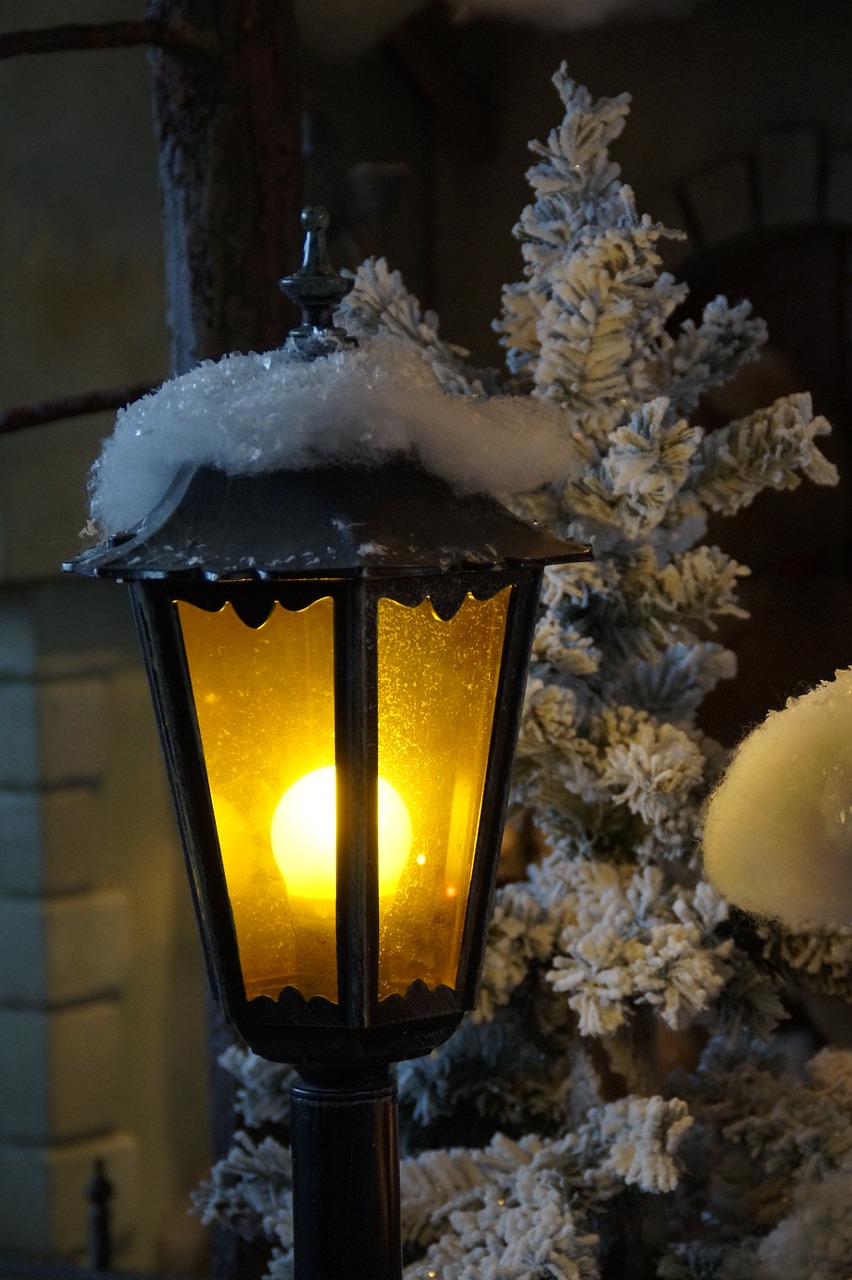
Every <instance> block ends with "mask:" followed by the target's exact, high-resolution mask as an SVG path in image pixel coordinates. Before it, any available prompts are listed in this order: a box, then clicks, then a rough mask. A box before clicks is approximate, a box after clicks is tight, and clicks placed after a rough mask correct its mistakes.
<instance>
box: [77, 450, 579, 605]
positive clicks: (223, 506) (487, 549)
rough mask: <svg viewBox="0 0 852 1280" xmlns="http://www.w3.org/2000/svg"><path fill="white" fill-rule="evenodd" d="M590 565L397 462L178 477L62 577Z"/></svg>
mask: <svg viewBox="0 0 852 1280" xmlns="http://www.w3.org/2000/svg"><path fill="white" fill-rule="evenodd" d="M590 558H591V553H590V552H589V549H588V548H587V547H585V546H583V545H582V544H580V543H577V542H573V541H568V540H565V539H562V538H558V537H557V536H556V535H555V534H554V533H552V532H551V531H550V530H549V529H547V528H545V527H543V526H541V525H538V524H527V523H525V522H524V521H522V520H520V519H518V518H517V517H516V516H514V515H512V514H511V513H510V512H509V511H507V510H506V509H505V508H504V507H502V506H501V505H500V504H499V503H497V502H496V501H495V500H494V499H493V498H491V497H488V496H487V495H485V494H465V495H460V494H458V493H457V492H456V491H455V490H454V489H453V488H452V487H451V486H450V485H449V484H447V483H446V482H445V481H443V480H441V479H440V478H439V477H437V476H434V475H432V474H430V473H429V472H427V471H425V470H424V469H423V468H422V467H421V466H419V464H417V463H416V462H414V461H413V460H410V459H407V458H403V457H400V458H396V459H391V460H389V461H388V462H386V463H385V464H384V465H382V466H378V467H377V466H354V465H351V464H350V465H348V466H344V465H340V464H336V465H323V466H317V467H312V468H308V469H304V470H298V471H293V470H279V471H272V472H260V473H257V474H252V475H228V474H226V473H225V472H223V471H219V470H216V469H214V468H211V467H198V468H194V469H186V470H184V471H183V472H181V474H180V475H178V477H177V478H176V479H175V481H174V483H173V484H172V485H171V487H170V489H169V490H168V492H167V493H166V494H165V496H164V498H163V499H162V501H161V502H160V503H159V504H158V505H157V506H156V507H155V508H154V509H153V511H151V513H150V514H149V515H148V516H146V517H145V518H144V519H143V520H142V521H140V522H139V524H137V525H136V526H135V527H134V528H133V529H132V530H130V531H129V532H127V533H121V534H118V535H117V536H115V537H112V538H109V539H108V540H107V541H106V542H103V543H101V544H99V545H98V546H95V547H91V548H89V549H88V550H87V551H84V552H83V553H82V554H81V555H79V556H78V557H77V558H76V559H75V560H73V561H71V562H70V563H68V564H66V565H65V566H64V568H66V569H68V570H71V571H73V572H76V573H81V574H84V575H86V576H89V577H99V578H115V579H122V580H128V581H132V580H135V579H158V578H160V579H162V578H180V579H184V580H199V581H208V582H217V581H228V580H244V579H260V580H267V581H274V580H277V579H287V578H305V577H325V576H329V575H333V576H344V577H363V576H368V577H369V576H383V575H386V574H389V573H403V574H405V573H414V574H417V573H428V572H431V573H434V572H436V571H439V572H441V571H446V570H450V569H456V570H458V569H474V568H475V569H482V568H487V567H488V566H491V565H494V566H507V565H513V566H522V565H528V566H533V565H541V564H565V563H569V562H573V561H577V560H587V559H590Z"/></svg>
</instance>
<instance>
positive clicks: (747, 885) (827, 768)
mask: <svg viewBox="0 0 852 1280" xmlns="http://www.w3.org/2000/svg"><path fill="white" fill-rule="evenodd" d="M704 863H705V869H706V872H707V876H708V878H709V879H710V880H711V881H712V882H713V883H714V884H715V885H716V887H717V888H718V889H719V890H720V891H721V892H722V893H723V894H725V895H726V897H728V898H730V900H731V901H732V902H734V903H735V904H736V905H737V906H739V907H743V908H744V909H745V910H746V911H753V912H757V913H758V914H760V915H766V916H772V917H777V918H778V919H779V920H781V921H783V923H784V924H786V925H788V926H790V927H793V928H800V927H803V926H806V925H838V924H844V923H845V924H849V923H852V669H850V670H848V671H838V672H837V674H836V676H835V678H834V680H833V681H825V682H824V683H823V684H820V685H818V686H817V688H815V689H812V690H811V691H810V693H807V694H804V695H803V696H802V697H800V698H791V699H789V701H788V703H787V706H786V707H785V709H784V710H783V711H772V712H770V713H769V715H768V716H767V718H766V720H765V721H764V722H763V724H762V725H760V726H759V727H758V728H757V729H755V730H754V732H753V733H751V734H750V735H749V736H748V737H747V738H746V739H745V741H744V742H743V743H742V744H741V746H740V747H739V748H738V750H737V753H736V755H735V756H734V759H733V761H732V763H731V765H730V768H729V769H728V772H727V774H726V775H725V777H724V778H723V780H722V782H721V784H720V786H719V787H718V788H717V790H716V791H715V792H714V794H713V795H712V796H711V798H710V801H709V804H708V807H707V814H706V820H705V828H704Z"/></svg>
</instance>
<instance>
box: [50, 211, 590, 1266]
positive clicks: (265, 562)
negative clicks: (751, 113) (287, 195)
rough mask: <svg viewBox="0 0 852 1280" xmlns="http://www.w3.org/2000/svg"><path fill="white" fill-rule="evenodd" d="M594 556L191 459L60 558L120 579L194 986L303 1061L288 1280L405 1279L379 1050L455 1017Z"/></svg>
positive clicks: (363, 479) (348, 484)
mask: <svg viewBox="0 0 852 1280" xmlns="http://www.w3.org/2000/svg"><path fill="white" fill-rule="evenodd" d="M309 230H310V231H311V233H312V235H313V248H312V249H311V251H310V253H308V254H307V255H306V263H305V265H304V266H303V268H302V272H301V273H297V277H296V278H295V279H296V284H295V285H294V284H293V280H294V278H292V277H291V279H290V281H289V282H288V284H289V285H290V287H291V288H295V289H296V291H297V292H298V291H299V290H301V291H302V292H305V291H308V292H309V291H310V289H311V288H312V287H313V286H312V284H311V281H312V280H313V281H314V283H316V279H317V276H318V275H319V276H320V277H321V283H320V287H319V289H318V290H315V292H317V291H318V292H320V293H321V294H322V296H323V297H324V298H327V297H328V296H329V291H331V292H332V293H333V292H334V287H333V286H332V285H331V283H330V281H329V278H328V271H327V270H325V269H323V271H322V272H320V273H317V272H316V271H315V270H314V266H315V263H316V255H317V253H318V252H320V251H322V250H323V248H324V246H323V244H322V230H323V226H322V225H321V224H320V225H318V224H317V222H316V220H314V223H313V224H312V225H311V226H310V227H309ZM309 239H310V237H309ZM312 255H313V256H312ZM300 278H301V283H300ZM339 345H340V338H339V336H338V335H336V334H335V333H334V332H333V331H332V332H329V331H328V330H327V329H326V328H325V327H324V325H320V324H317V323H315V322H314V320H312V319H311V315H310V312H308V315H307V317H306V324H304V325H303V326H302V328H301V330H297V331H296V337H295V339H291V349H293V348H295V351H296V353H297V354H298V352H299V351H300V350H301V351H302V353H303V358H314V357H315V356H316V355H317V354H320V355H322V354H323V352H324V351H327V350H328V349H329V346H339ZM587 558H588V551H587V550H586V548H583V547H581V546H579V545H577V544H574V543H566V542H564V541H562V540H560V539H557V538H556V537H555V536H554V535H552V534H551V533H549V532H548V531H547V530H544V529H542V528H539V527H535V528H533V527H530V526H528V525H526V524H524V523H522V522H521V521H519V520H517V519H516V518H515V517H513V516H512V515H510V514H509V513H508V512H507V511H505V510H504V509H503V508H502V507H500V506H499V505H498V504H496V503H495V502H494V501H492V500H491V499H489V498H486V497H484V496H482V495H473V496H471V495H466V496H464V497H459V495H458V494H456V493H455V492H454V491H453V490H452V489H451V488H450V487H449V486H448V485H447V484H445V483H444V482H443V481H441V480H438V479H437V478H435V477H434V476H431V475H429V474H427V473H426V472H424V471H423V470H422V469H421V468H420V467H419V466H418V465H417V464H416V463H414V462H413V461H411V460H408V459H404V458H398V459H396V460H394V461H391V462H388V463H384V464H382V465H381V466H374V467H369V466H341V465H336V464H328V465H318V466H316V467H313V468H311V469H308V470H303V471H295V472H294V471H277V472H270V473H264V474H255V475H237V476H228V475H225V474H224V473H222V472H219V471H215V470H212V469H208V468H199V469H197V470H194V471H192V472H189V473H186V474H183V475H181V476H180V477H178V479H177V480H176V481H175V483H174V484H173V486H172V488H171V489H170V490H169V492H168V493H167V494H166V496H165V497H164V498H163V500H162V502H161V503H160V504H159V505H158V506H157V507H156V508H155V509H154V510H153V511H152V512H151V513H150V515H149V516H147V517H146V518H145V519H144V520H143V521H141V522H140V524H139V525H137V526H136V528H135V529H134V530H133V531H132V532H131V533H129V534H127V535H121V536H119V537H118V538H113V539H111V540H110V541H109V542H107V543H104V544H102V545H100V546H98V547H94V548H92V549H91V550H89V551H87V552H85V553H83V554H82V555H81V556H79V557H78V558H77V560H75V561H74V562H73V564H71V565H70V566H67V567H69V568H71V569H72V570H73V571H75V572H77V573H83V574H87V575H91V576H96V577H105V578H113V579H116V580H119V581H124V582H127V583H129V585H130V590H131V595H132V600H133V608H134V613H135V617H136V622H137V627H138V631H139V636H140V641H141V645H142V651H143V655H144V659H145V663H146V667H147V671H148V676H149V681H150V685H151V692H152V696H153V700H154V706H155V710H156V714H157V719H158V724H159V729H160V735H161V739H162V744H163V749H164V752H165V757H166V764H167V769H168V774H169V778H170V782H171V787H172V794H173V799H174V803H175V807H176V810H177V816H178V822H179V826H180V831H181V837H182V841H183V847H184V850H185V854H186V858H187V864H188V871H189V877H190V882H191V885H192V888H193V893H194V898H195V905H196V910H197V913H198V918H199V924H200V928H201V933H202V937H203V941H204V949H205V954H206V958H207V962H208V967H209V970H210V975H211V979H212V982H213V985H214V987H215V989H216V991H217V993H218V996H219V999H220V1000H221V1002H222V1004H223V1007H224V1010H225V1013H226V1015H227V1016H228V1018H229V1019H230V1021H231V1022H232V1023H233V1024H234V1026H235V1027H236V1028H237V1030H238V1031H239V1032H240V1034H241V1035H242V1037H243V1039H244V1040H245V1041H246V1043H247V1044H248V1045H249V1046H250V1047H251V1048H252V1049H254V1050H255V1051H256V1052H257V1053H259V1054H261V1055H262V1056H264V1057H266V1058H270V1059H272V1060H274V1061H279V1062H288V1063H292V1064H294V1065H295V1066H296V1068H297V1070H298V1072H299V1075H300V1077H301V1079H300V1083H299V1084H298V1085H297V1086H296V1087H295V1088H294V1090H293V1099H292V1104H293V1105H292V1143H293V1182H294V1233H295V1256H296V1274H297V1277H298V1280H344V1277H345V1280H399V1277H400V1275H401V1261H400V1240H399V1190H398V1181H399V1175H398V1156H397V1145H396V1089H395V1084H394V1081H393V1078H392V1074H391V1071H390V1064H392V1063H394V1062H398V1061H401V1060H402V1059H404V1058H410V1057H415V1056H418V1055H420V1054H424V1053H428V1052H429V1051H430V1050H431V1049H433V1048H434V1047H435V1046H437V1045H439V1044H440V1043H442V1041H444V1040H445V1039H447V1037H448V1036H449V1035H450V1034H451V1033H452V1032H453V1030H454V1029H455V1028H456V1026H457V1025H458V1023H459V1021H460V1020H461V1018H462V1015H463V1013H464V1011H465V1010H467V1009H470V1008H472V1007H473V1004H474V1000H475V995H476V988H477V983H478V979H479V972H480V968H481V962H482V954H483V949H484V945H485V937H486V931H487V926H488V918H489V912H490V902H491V897H492V893H493V885H494V877H495V871H496V865H497V858H498V854H499V845H500V837H501V832H502V823H503V816H504V809H505V796H506V790H507V783H508V776H509V770H510V767H511V760H512V753H513V750H514V744H515V740H516V737H517V730H518V723H519V718H520V710H521V705H522V700H523V691H524V680H525V674H526V667H527V662H528V658H529V650H530V644H531V641H532V633H533V627H534V622H535V613H536V607H537V603H538V593H539V585H540V579H541V573H542V569H543V567H544V565H546V564H554V563H565V562H569V561H575V560H581V559H587Z"/></svg>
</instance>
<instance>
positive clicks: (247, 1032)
mask: <svg viewBox="0 0 852 1280" xmlns="http://www.w3.org/2000/svg"><path fill="white" fill-rule="evenodd" d="M438 530H440V532H438ZM501 548H502V549H501ZM587 555H588V553H587V552H586V550H585V548H581V547H579V546H577V545H576V544H570V543H565V542H562V541H561V540H558V539H556V538H555V537H554V536H553V535H552V534H550V533H549V532H548V531H546V530H542V529H538V528H531V527H530V526H527V525H525V524H523V523H522V522H521V521H518V520H516V519H515V518H514V517H512V516H510V515H509V514H508V513H507V512H505V511H504V510H503V509H502V508H500V507H499V506H498V505H497V504H496V503H494V502H493V501H491V500H490V499H487V498H485V497H483V496H481V495H478V496H470V495H468V496H465V497H464V498H459V496H458V495H456V494H455V493H453V492H452V491H451V490H450V488H449V486H447V485H446V484H444V483H443V482H441V481H439V480H436V479H435V478H434V477H432V476H429V475H427V473H425V472H423V471H422V470H421V469H420V468H419V467H418V466H417V465H415V464H413V463H411V462H408V461H404V460H397V461H395V462H393V463H392V464H389V465H385V466H384V467H383V468H379V469H372V468H365V467H354V468H351V467H350V468H346V467H339V466H333V467H328V466H326V467H318V468H314V469H311V470H308V471H304V472H276V473H271V474H262V475H256V476H235V477H228V476H225V475H224V474H223V473H221V472H217V471H213V470H208V469H201V470H199V471H198V472H195V473H193V474H192V475H191V476H188V475H183V476H181V477H180V478H179V479H178V481H177V482H176V484H175V485H174V486H173V488H172V490H171V491H170V492H169V494H168V495H167V496H166V498H165V499H164V500H163V502H162V503H161V504H160V506H159V507H158V508H157V509H156V510H155V511H154V512H152V514H151V516H149V517H148V518H147V519H146V520H145V521H143V522H142V525H140V526H139V527H138V528H137V530H136V531H135V532H134V534H133V535H132V536H121V537H119V538H117V539H113V540H112V541H111V543H110V544H107V545H104V546H102V547H97V548H94V549H93V550H92V551H89V552H86V553H84V554H83V555H82V556H81V557H79V558H78V560H77V561H76V562H75V563H74V565H73V568H74V569H75V570H76V571H77V572H82V573H86V574H93V575H96V576H100V577H110V578H115V579H119V580H123V581H127V582H129V583H130V584H131V591H132V600H133V608H134V613H135V617H136V621H137V626H138V631H139V635H140V640H141V646H142V651H143V655H144V658H145V663H146V667H147V671H148V676H149V681H150V686H151V691H152V696H153V699H154V702H155V707H156V711H157V718H158V724H159V728H160V734H161V739H162V744H163V748H164V752H165V756H166V761H167V770H168V775H169V779H170V782H171V787H172V794H173V799H174V804H175V808H176V812H177V817H178V822H179V826H180V832H181V837H182V842H183V847H184V850H185V853H186V857H187V864H188V871H189V877H190V882H191V884H192V887H193V893H194V899H195V905H196V910H197V913H198V918H199V924H200V928H201V932H202V936H203V939H204V949H205V955H206V957H207V962H208V966H209V970H210V976H211V980H212V982H213V985H214V988H215V989H216V991H217V993H218V995H219V998H220V1000H221V1002H222V1004H223V1007H224V1009H225V1012H226V1014H227V1016H228V1017H229V1019H230V1020H231V1021H232V1022H233V1024H234V1025H235V1026H236V1028H237V1029H238V1030H239V1032H240V1034H241V1035H242V1036H243V1038H244V1039H245V1041H246V1042H247V1044H249V1045H250V1047H251V1048H253V1049H254V1050H255V1051H256V1052H258V1053H260V1054H261V1055H262V1056H264V1057H266V1058H269V1059H272V1060H277V1061H284V1062H290V1063H294V1064H295V1065H297V1066H299V1067H300V1068H306V1067H319V1066H321V1065H323V1064H325V1065H329V1064H334V1063H339V1062H340V1060H341V1055H342V1056H344V1057H345V1058H346V1059H347V1061H349V1062H350V1063H351V1064H354V1063H361V1064H363V1065H364V1066H368V1065H369V1064H378V1063H388V1062H395V1061H400V1060H402V1059H404V1058H408V1057H414V1056H418V1055H420V1054H423V1053H428V1052H429V1051H430V1050H431V1049H432V1048H434V1047H435V1046H436V1045H438V1044H440V1043H441V1042H442V1041H443V1040H445V1039H446V1038H447V1037H448V1036H449V1035H450V1034H451V1032H452V1031H453V1030H454V1029H455V1027H456V1026H457V1025H458V1023H459V1021H460V1019H461V1017H462V1015H463V1013H464V1011H465V1010H467V1009H471V1008H473V1005H474V1003H475V998H476V989H477V984H478V979H479V973H480V970H481V964H482V956H483V951H484V946H485V938H486V933H487V928H488V919H489V914H490V905H491V899H492V896H493V886H494V879H495V873H496V863H497V858H498V855H499V845H500V836H501V831H502V824H503V818H504V814H505V804H506V794H507V784H508V776H509V771H510V768H511V762H512V754H513V751H514V745H515V742H516V739H517V732H518V725H519V719H520V711H521V706H522V698H523V687H524V675H525V672H526V667H527V663H528V659H529V650H530V645H531V642H532V633H533V628H534V624H535V614H536V607H537V602H538V594H539V587H540V579H541V573H542V568H543V565H544V564H545V563H553V562H565V561H570V560H577V559H581V558H586V557H587ZM312 562H313V563H312ZM306 565H307V566H309V567H306ZM507 587H508V588H509V589H510V597H509V606H508V616H507V621H506V630H505V639H504V644H503V654H502V660H501V663H500V674H499V682H498V689H497V699H496V704H495V708H494V717H493V725H492V735H491V745H490V752H489V759H488V765H487V770H486V776H485V786H484V791H483V795H482V800H481V809H480V819H479V827H478V834H477V845H476V853H475V857H474V862H473V869H472V877H471V884H470V892H469V895H468V900H467V909H466V916H465V922H464V928H463V934H462V944H461V955H460V960H459V965H458V974H457V980H456V983H455V985H454V987H449V986H447V985H444V984H441V985H438V986H437V987H434V988H430V987H428V986H426V984H425V983H424V982H422V981H414V982H413V983H412V985H411V986H410V987H409V989H408V991H407V992H406V993H405V994H404V995H391V996H388V997H386V998H385V999H380V998H379V995H378V982H377V970H378V946H379V942H378V938H379V929H378V891H377V875H378V870H377V843H378V840H377V822H376V813H377V805H376V786H377V777H378V732H379V728H378V716H377V661H376V653H377V637H376V611H377V603H378V601H379V599H391V600H394V601H397V602H398V603H400V604H404V605H408V606H416V605H418V604H420V603H421V602H422V601H423V600H426V599H427V598H428V599H429V600H430V602H431V605H432V608H433V609H434V611H435V612H436V613H437V615H438V616H439V617H440V618H442V619H449V618H451V617H453V616H454V615H455V614H456V612H457V611H458V609H459V607H460V606H461V604H462V602H463V601H464V600H465V599H466V598H467V596H468V595H471V596H473V597H474V599H478V600H487V599H489V598H491V597H492V596H494V595H495V594H496V593H497V592H499V591H502V590H504V589H505V588H507ZM321 597H330V598H331V599H332V601H333V609H334V614H333V616H334V739H335V757H336V758H335V764H336V767H337V776H338V787H337V833H338V836H337V839H338V853H337V899H336V902H337V907H336V912H337V918H336V936H337V973H338V990H339V999H338V1002H337V1003H336V1004H335V1003H332V1002H331V1001H329V1000H327V999H325V998H324V997H322V996H313V997H311V998H309V999H305V998H304V996H303V995H302V994H301V993H300V992H299V991H298V990H297V989H296V988H294V987H292V986H288V987H285V988H284V989H283V990H282V991H281V993H280V995H279V997H278V999H277V1000H273V999H271V998H270V997H269V996H265V995H264V996H257V997H255V998H253V999H249V998H247V996H246V992H245V987H244V983H243V978H242V974H241V967H240V957H239V948H238V942H237V934H236V931H235V927H234V920H233V913H232V907H231V902H230V898H229V893H228V886H227V883H226V879H225V874H224V871H223V865H222V858H221V854H220V849H219V840H218V837H217V828H216V821H215V817H214V813H213V806H212V802H211V795H210V787H209V785H208V780H207V775H206V771H205V766H204V751H203V746H202V742H201V736H200V733H199V727H198V721H197V716H196V710H195V703H194V697H193V691H192V687H191V682H190V676H189V671H188V668H187V661H186V654H185V650H184V645H183V641H182V636H181V629H180V622H179V618H178V614H177V610H176V602H177V601H178V600H180V601H184V602H186V603H188V604H192V605H195V606H196V607H198V608H201V609H204V610H208V611H211V612H212V611H218V610H220V609H221V608H222V607H223V605H224V604H225V603H226V602H227V603H230V605H231V606H232V608H233V610H234V612H235V613H236V615H237V616H238V617H239V618H240V620H241V621H242V622H243V623H244V624H245V625H246V626H247V627H259V626H260V625H262V624H263V623H264V622H265V621H266V619H267V618H268V616H269V614H270V611H271V609H272V608H273V606H274V604H275V603H279V604H281V605H282V606H283V607H284V608H285V609H289V610H302V609H304V608H305V607H306V606H308V605H309V604H311V603H312V602H314V601H316V600H318V599H319V598H321ZM434 714H435V715H438V716H443V715H452V708H451V707H445V706H439V707H436V708H434Z"/></svg>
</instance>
